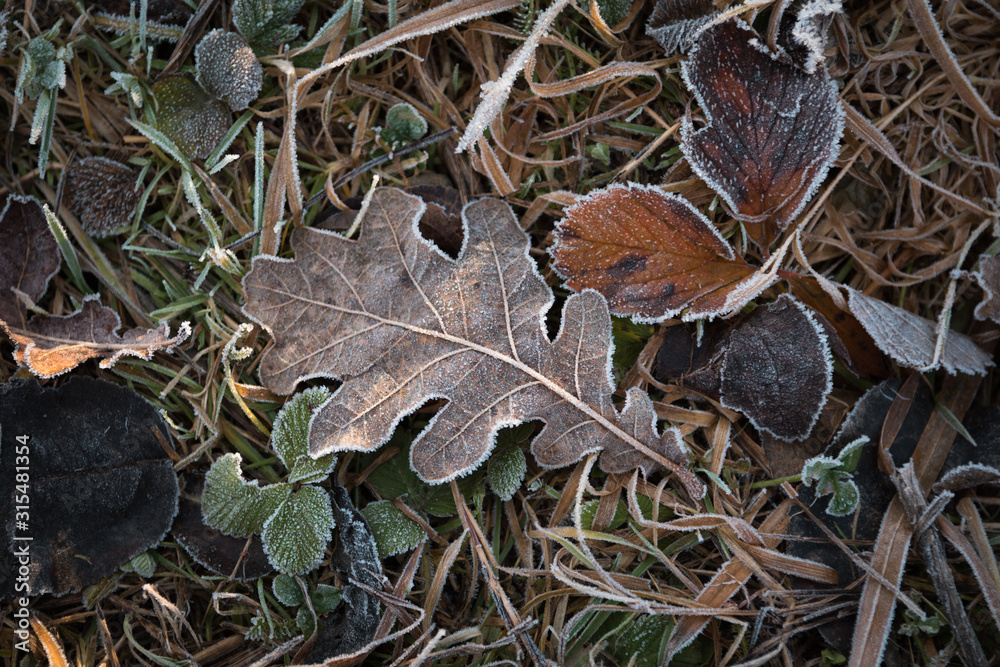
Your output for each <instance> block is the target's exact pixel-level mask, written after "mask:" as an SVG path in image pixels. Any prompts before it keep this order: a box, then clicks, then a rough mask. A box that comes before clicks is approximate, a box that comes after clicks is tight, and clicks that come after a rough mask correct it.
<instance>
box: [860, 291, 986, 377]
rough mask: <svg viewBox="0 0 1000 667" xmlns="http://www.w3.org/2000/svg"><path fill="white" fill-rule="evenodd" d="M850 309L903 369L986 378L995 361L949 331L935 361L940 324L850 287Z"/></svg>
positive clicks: (878, 344)
mask: <svg viewBox="0 0 1000 667" xmlns="http://www.w3.org/2000/svg"><path fill="white" fill-rule="evenodd" d="M848 293H849V296H848V301H847V303H848V307H849V308H850V309H851V313H852V314H853V315H854V317H856V318H858V322H860V323H861V325H862V326H863V327H864V328H865V331H867V332H868V333H869V334H870V335H871V337H872V339H874V341H875V344H876V345H877V346H878V348H879V349H880V350H882V352H884V353H885V354H887V355H889V356H890V357H892V358H893V359H894V360H895V361H896V363H898V364H899V365H900V366H905V367H907V368H916V369H917V370H923V371H929V370H934V369H937V368H943V369H944V370H946V371H947V372H948V373H949V374H951V375H954V374H955V373H966V374H969V375H985V374H986V369H987V368H990V367H992V366H993V365H994V364H993V360H992V359H991V358H990V355H988V354H986V353H985V352H983V350H981V349H980V348H979V346H978V345H976V343H975V342H974V341H973V340H972V339H971V338H969V337H968V336H963V335H962V334H960V333H956V332H954V331H950V332H948V336H947V338H946V339H945V343H944V349H943V350H942V351H941V354H940V359H938V360H937V361H936V362H935V361H934V348H935V345H936V343H937V323H936V322H932V321H931V320H928V319H927V318H925V317H920V316H919V315H914V314H913V313H911V312H909V311H906V310H903V309H902V308H899V307H897V306H893V305H890V304H888V303H885V302H884V301H879V300H878V299H873V298H872V297H870V296H865V295H864V294H862V293H861V292H858V291H857V290H854V289H850V288H848Z"/></svg>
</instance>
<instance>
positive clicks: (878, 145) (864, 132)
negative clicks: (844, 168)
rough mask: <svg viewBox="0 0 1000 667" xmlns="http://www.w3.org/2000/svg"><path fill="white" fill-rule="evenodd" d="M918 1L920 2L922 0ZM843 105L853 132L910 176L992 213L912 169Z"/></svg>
mask: <svg viewBox="0 0 1000 667" xmlns="http://www.w3.org/2000/svg"><path fill="white" fill-rule="evenodd" d="M917 1H918V2H919V1H920V0H917ZM841 106H843V107H844V112H845V119H846V121H847V127H849V128H851V132H853V133H854V134H855V135H856V136H857V137H858V138H859V139H861V140H862V141H865V142H867V143H868V144H869V145H870V146H871V147H872V148H874V149H875V150H877V151H878V152H879V153H881V154H882V155H884V156H886V157H887V158H889V160H890V161H892V163H893V164H894V165H896V166H897V167H899V168H900V169H902V170H903V173H905V174H906V175H907V176H909V177H910V178H915V179H916V180H918V181H919V182H920V183H921V184H922V185H926V186H927V187H929V188H930V189H932V190H934V191H935V192H937V193H939V194H941V195H943V196H944V197H946V198H947V199H949V200H950V201H952V202H954V203H956V204H958V205H959V206H961V207H962V208H965V209H968V210H969V211H972V212H973V213H976V214H978V215H981V216H983V217H989V215H990V213H989V212H988V211H987V210H986V209H985V208H983V207H982V206H980V205H978V204H976V203H973V202H971V201H969V200H968V199H966V198H965V197H962V196H960V195H956V194H955V193H953V192H949V191H948V190H947V189H945V188H942V187H941V186H940V185H938V184H937V183H934V182H932V181H929V180H927V179H926V178H924V177H923V176H921V175H920V174H918V173H917V172H915V171H913V169H911V168H910V166H909V165H908V164H906V162H904V161H903V158H902V157H900V155H899V153H897V152H896V149H895V147H893V145H892V144H891V143H890V142H889V140H888V139H886V137H885V135H884V134H882V132H881V131H880V130H879V129H878V128H877V127H875V125H873V124H872V123H871V121H869V120H868V119H867V118H865V117H864V116H862V115H861V113H860V112H858V110H857V109H855V108H854V107H852V106H851V105H850V104H848V103H846V102H842V103H841Z"/></svg>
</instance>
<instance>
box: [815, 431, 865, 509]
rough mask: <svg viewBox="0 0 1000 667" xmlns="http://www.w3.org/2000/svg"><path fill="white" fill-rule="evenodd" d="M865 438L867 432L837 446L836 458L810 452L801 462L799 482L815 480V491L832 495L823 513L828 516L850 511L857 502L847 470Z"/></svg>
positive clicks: (863, 444) (858, 454)
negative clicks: (838, 450) (809, 455)
mask: <svg viewBox="0 0 1000 667" xmlns="http://www.w3.org/2000/svg"><path fill="white" fill-rule="evenodd" d="M867 442H868V436H861V437H860V438H858V439H857V440H854V441H853V442H850V443H848V444H847V445H845V446H844V448H843V449H841V450H840V453H839V454H838V455H837V457H836V458H833V457H830V456H814V457H813V458H811V459H808V460H806V462H805V464H803V466H802V483H803V484H805V485H806V486H812V483H813V482H816V495H817V496H823V495H832V496H833V498H831V499H830V503H829V504H828V505H827V508H826V513H827V514H829V515H830V516H844V515H845V514H850V513H851V512H853V511H854V510H855V508H856V507H857V506H858V500H859V497H860V496H859V493H858V485H857V484H855V483H854V480H852V479H851V473H852V472H853V471H854V469H855V468H856V467H857V466H858V460H859V459H860V457H861V448H862V447H864V446H865V444H866V443H867Z"/></svg>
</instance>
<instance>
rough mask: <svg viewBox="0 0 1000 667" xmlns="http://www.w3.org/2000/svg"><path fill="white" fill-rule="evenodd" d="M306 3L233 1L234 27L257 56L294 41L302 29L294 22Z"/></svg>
mask: <svg viewBox="0 0 1000 667" xmlns="http://www.w3.org/2000/svg"><path fill="white" fill-rule="evenodd" d="M303 4H305V0H234V2H233V10H232V11H233V25H234V26H236V29H237V30H239V32H240V34H241V35H243V37H245V38H246V40H247V41H248V42H249V43H250V46H252V47H253V50H254V51H255V52H256V53H258V54H263V53H266V52H269V51H271V50H272V49H273V48H274V47H275V46H277V45H278V44H280V43H281V42H287V41H289V40H291V39H294V38H295V37H296V36H297V35H298V34H299V31H300V30H302V28H301V27H300V26H298V25H296V24H294V23H292V19H294V18H295V15H296V14H298V13H299V10H300V9H301V8H302V5H303Z"/></svg>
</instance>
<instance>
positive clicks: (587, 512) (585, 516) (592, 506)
mask: <svg viewBox="0 0 1000 667" xmlns="http://www.w3.org/2000/svg"><path fill="white" fill-rule="evenodd" d="M639 497H640V498H641V497H642V496H639ZM600 504H601V501H600V500H588V501H587V502H585V503H584V504H583V506H582V507H580V525H582V526H583V529H584V530H590V529H591V527H592V526H593V525H594V518H595V517H596V516H597V508H598V507H599V506H600ZM627 520H628V505H626V504H625V501H624V500H619V501H618V505H617V506H616V507H615V515H614V517H612V519H611V523H609V524H608V530H614V529H615V528H619V527H620V526H621V525H622V524H623V523H625V522H626V521H627Z"/></svg>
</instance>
